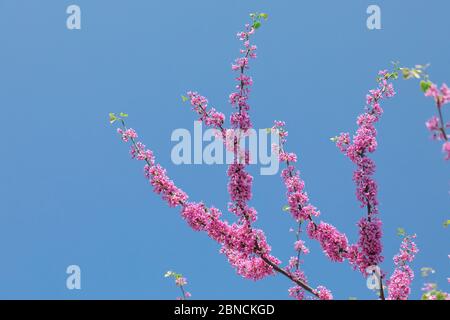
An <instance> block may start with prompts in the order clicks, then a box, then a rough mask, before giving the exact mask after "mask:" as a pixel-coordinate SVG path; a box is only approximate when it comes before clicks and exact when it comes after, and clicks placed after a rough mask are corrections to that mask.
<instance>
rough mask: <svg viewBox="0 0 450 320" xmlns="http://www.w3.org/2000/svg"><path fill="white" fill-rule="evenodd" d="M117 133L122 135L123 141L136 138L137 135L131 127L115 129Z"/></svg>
mask: <svg viewBox="0 0 450 320" xmlns="http://www.w3.org/2000/svg"><path fill="white" fill-rule="evenodd" d="M117 133H118V134H120V135H121V136H122V140H123V141H124V142H128V141H129V140H132V139H136V138H137V137H138V135H137V133H136V131H134V130H133V129H121V128H118V129H117Z"/></svg>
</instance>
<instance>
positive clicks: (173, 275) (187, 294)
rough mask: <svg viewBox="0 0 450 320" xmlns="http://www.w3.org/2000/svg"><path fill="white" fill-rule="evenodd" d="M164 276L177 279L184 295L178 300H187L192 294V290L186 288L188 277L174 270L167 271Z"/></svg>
mask: <svg viewBox="0 0 450 320" xmlns="http://www.w3.org/2000/svg"><path fill="white" fill-rule="evenodd" d="M164 277H165V278H174V279H175V285H176V286H177V287H179V288H180V290H181V294H182V296H181V297H178V298H177V300H187V299H189V298H190V297H191V296H192V295H191V293H190V292H188V291H186V290H185V289H184V287H185V286H186V285H187V283H188V282H187V279H186V278H185V277H183V275H181V274H179V273H176V272H173V271H167V272H166V274H165V275H164Z"/></svg>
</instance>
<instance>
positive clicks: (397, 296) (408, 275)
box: [387, 235, 418, 300]
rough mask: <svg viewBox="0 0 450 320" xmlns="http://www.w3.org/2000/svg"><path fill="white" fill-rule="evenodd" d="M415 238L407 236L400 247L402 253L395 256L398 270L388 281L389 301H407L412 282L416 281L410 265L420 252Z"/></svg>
mask: <svg viewBox="0 0 450 320" xmlns="http://www.w3.org/2000/svg"><path fill="white" fill-rule="evenodd" d="M415 237H416V236H415V235H414V236H405V237H404V238H403V241H402V244H401V246H400V252H399V253H398V254H397V255H395V256H394V264H395V265H396V269H395V271H394V273H393V274H392V276H391V277H390V279H389V280H388V281H387V286H388V292H389V295H388V300H407V299H408V296H409V294H410V292H411V288H410V287H411V282H412V280H413V279H414V272H413V271H412V269H411V268H410V267H409V265H408V263H410V262H412V261H413V260H414V258H415V255H416V254H417V252H418V249H417V246H416V244H415V243H414V241H413V240H414V239H415Z"/></svg>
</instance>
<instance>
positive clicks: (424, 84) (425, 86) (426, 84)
mask: <svg viewBox="0 0 450 320" xmlns="http://www.w3.org/2000/svg"><path fill="white" fill-rule="evenodd" d="M430 87H431V81H425V80H422V81H420V89H421V90H422V91H423V92H427V91H428V89H430Z"/></svg>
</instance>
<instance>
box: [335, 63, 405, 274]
mask: <svg viewBox="0 0 450 320" xmlns="http://www.w3.org/2000/svg"><path fill="white" fill-rule="evenodd" d="M378 76H379V77H378V87H377V88H376V89H373V90H370V91H369V94H368V95H367V96H366V104H367V106H366V111H365V112H364V113H363V114H361V115H360V116H359V117H358V119H357V125H358V129H357V131H356V134H355V135H354V136H353V139H350V135H349V134H348V133H342V134H341V135H340V136H338V137H336V138H334V139H333V141H335V142H336V146H337V147H338V148H339V150H341V151H342V152H343V153H344V154H345V155H346V156H347V157H348V158H349V159H350V160H351V161H352V162H353V163H354V164H355V165H356V167H357V168H356V170H355V171H354V173H353V181H354V182H355V184H356V197H357V199H358V201H359V202H360V203H361V207H366V208H367V216H366V217H365V218H362V219H361V220H360V221H359V223H358V226H359V230H360V231H359V241H358V247H355V246H352V248H351V253H350V257H351V259H350V261H351V262H352V263H354V264H356V265H355V267H356V268H358V269H359V270H360V271H361V272H362V273H363V274H365V270H366V268H367V267H368V266H372V265H377V264H378V263H380V262H382V261H383V257H382V256H381V252H382V244H381V236H382V232H381V220H380V219H379V218H378V217H377V214H378V199H377V194H378V187H377V183H376V181H375V180H374V179H373V175H374V173H375V163H374V161H373V160H372V159H370V158H368V157H367V155H368V154H369V153H373V152H375V151H376V149H377V139H376V137H377V130H376V128H375V124H376V123H377V122H378V121H379V120H380V117H381V115H382V114H383V109H382V108H381V106H380V102H381V100H382V99H385V98H391V97H393V96H394V95H395V94H396V93H395V91H394V87H393V85H392V83H391V82H390V80H391V79H396V78H397V76H398V75H397V74H396V73H389V72H388V71H387V70H382V71H380V72H379V73H378Z"/></svg>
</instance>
